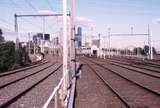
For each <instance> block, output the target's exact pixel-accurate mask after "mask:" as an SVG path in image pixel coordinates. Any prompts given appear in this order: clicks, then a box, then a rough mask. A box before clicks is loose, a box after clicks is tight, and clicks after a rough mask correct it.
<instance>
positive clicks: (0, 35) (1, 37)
mask: <svg viewBox="0 0 160 108" xmlns="http://www.w3.org/2000/svg"><path fill="white" fill-rule="evenodd" d="M2 35H3V32H2V29H0V43H2V42H4V37H3V36H2Z"/></svg>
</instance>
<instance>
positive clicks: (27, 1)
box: [25, 0, 37, 12]
mask: <svg viewBox="0 0 160 108" xmlns="http://www.w3.org/2000/svg"><path fill="white" fill-rule="evenodd" d="M25 2H26V3H27V4H28V5H29V6H30V7H31V8H32V9H33V10H34V11H35V12H37V9H36V8H35V7H34V6H33V5H32V4H31V2H29V0H25Z"/></svg>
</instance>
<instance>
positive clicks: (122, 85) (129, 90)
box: [83, 58, 160, 108]
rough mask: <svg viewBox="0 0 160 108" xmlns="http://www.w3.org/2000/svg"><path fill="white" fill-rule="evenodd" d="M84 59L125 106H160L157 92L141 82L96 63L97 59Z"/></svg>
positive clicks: (153, 107) (141, 107)
mask: <svg viewBox="0 0 160 108" xmlns="http://www.w3.org/2000/svg"><path fill="white" fill-rule="evenodd" d="M83 60H84V58H83ZM85 61H87V64H90V67H92V68H93V69H92V70H93V71H96V72H97V75H98V76H99V77H101V78H102V79H103V80H104V81H106V82H107V83H108V84H109V85H110V86H111V87H112V89H114V90H115V91H116V92H117V93H118V94H119V96H120V97H121V98H122V99H123V100H124V101H125V103H127V104H128V105H127V107H129V108H135V107H139V108H145V107H149V108H157V107H158V106H160V103H159V101H160V97H159V92H156V91H154V90H151V89H148V88H147V87H145V86H144V85H143V84H140V83H137V82H136V81H133V80H130V79H128V78H127V77H126V76H122V74H119V73H118V72H115V71H113V70H111V69H109V68H108V66H104V65H102V64H99V63H97V61H93V60H89V59H88V60H87V58H85ZM152 100H154V102H153V101H152Z"/></svg>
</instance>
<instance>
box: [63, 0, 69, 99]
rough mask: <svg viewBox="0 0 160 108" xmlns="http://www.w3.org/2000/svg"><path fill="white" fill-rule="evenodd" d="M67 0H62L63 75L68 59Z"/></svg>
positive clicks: (65, 83) (64, 92) (64, 85)
mask: <svg viewBox="0 0 160 108" xmlns="http://www.w3.org/2000/svg"><path fill="white" fill-rule="evenodd" d="M66 13H67V0H63V76H64V77H65V73H66V72H67V65H68V64H67V59H68V44H67V41H68V40H67V14H66ZM66 87H67V82H66V79H65V80H64V83H63V99H64V98H65V95H66V93H67V91H66V90H67V89H66Z"/></svg>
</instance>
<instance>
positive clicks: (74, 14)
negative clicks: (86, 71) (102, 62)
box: [70, 0, 76, 77]
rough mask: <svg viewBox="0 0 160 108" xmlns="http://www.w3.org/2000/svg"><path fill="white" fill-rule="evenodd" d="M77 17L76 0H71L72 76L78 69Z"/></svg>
mask: <svg viewBox="0 0 160 108" xmlns="http://www.w3.org/2000/svg"><path fill="white" fill-rule="evenodd" d="M75 18H76V0H72V1H71V48H70V65H71V72H72V77H73V76H75V70H76V52H75Z"/></svg>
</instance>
